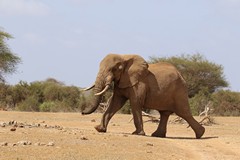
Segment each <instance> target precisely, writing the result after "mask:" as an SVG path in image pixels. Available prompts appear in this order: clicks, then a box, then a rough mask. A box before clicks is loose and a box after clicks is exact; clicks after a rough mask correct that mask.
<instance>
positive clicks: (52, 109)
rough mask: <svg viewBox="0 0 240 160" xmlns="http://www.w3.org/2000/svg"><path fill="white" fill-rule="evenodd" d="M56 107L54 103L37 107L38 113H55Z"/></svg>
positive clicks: (46, 103)
mask: <svg viewBox="0 0 240 160" xmlns="http://www.w3.org/2000/svg"><path fill="white" fill-rule="evenodd" d="M56 110H57V107H56V103H55V102H44V103H42V104H41V105H40V106H39V111H40V112H56Z"/></svg>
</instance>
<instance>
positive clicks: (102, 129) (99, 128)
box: [94, 125, 107, 132]
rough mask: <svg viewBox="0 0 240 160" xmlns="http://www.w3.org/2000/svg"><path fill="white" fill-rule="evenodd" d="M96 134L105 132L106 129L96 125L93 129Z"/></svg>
mask: <svg viewBox="0 0 240 160" xmlns="http://www.w3.org/2000/svg"><path fill="white" fill-rule="evenodd" d="M94 128H95V129H96V130H97V131H98V132H106V131H107V129H106V128H104V127H102V126H101V125H97V126H95V127H94Z"/></svg>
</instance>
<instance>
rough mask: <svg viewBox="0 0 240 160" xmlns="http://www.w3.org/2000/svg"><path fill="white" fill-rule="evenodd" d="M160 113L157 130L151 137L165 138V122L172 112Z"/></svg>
mask: <svg viewBox="0 0 240 160" xmlns="http://www.w3.org/2000/svg"><path fill="white" fill-rule="evenodd" d="M159 112H160V115H161V117H160V122H159V124H158V128H157V130H156V131H155V132H154V133H153V134H152V136H153V137H162V138H164V137H166V133H167V122H168V118H169V115H170V114H172V112H169V111H159Z"/></svg>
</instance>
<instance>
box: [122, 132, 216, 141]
mask: <svg viewBox="0 0 240 160" xmlns="http://www.w3.org/2000/svg"><path fill="white" fill-rule="evenodd" d="M117 134H122V135H126V136H135V135H133V134H131V133H123V132H121V133H117ZM144 137H148V138H159V137H152V136H150V135H145V136H144ZM216 138H219V137H218V136H208V137H201V139H198V140H208V139H216ZM159 139H176V140H196V138H195V137H168V136H167V137H165V138H159Z"/></svg>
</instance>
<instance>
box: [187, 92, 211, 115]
mask: <svg viewBox="0 0 240 160" xmlns="http://www.w3.org/2000/svg"><path fill="white" fill-rule="evenodd" d="M210 100H211V94H210V93H209V92H208V89H207V88H203V89H201V90H200V91H199V92H198V93H197V94H196V95H195V96H194V97H192V98H190V99H189V105H190V108H191V111H192V114H193V115H195V116H196V115H199V114H200V113H201V112H202V111H203V110H204V109H205V106H206V105H207V104H208V103H209V101H210Z"/></svg>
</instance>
